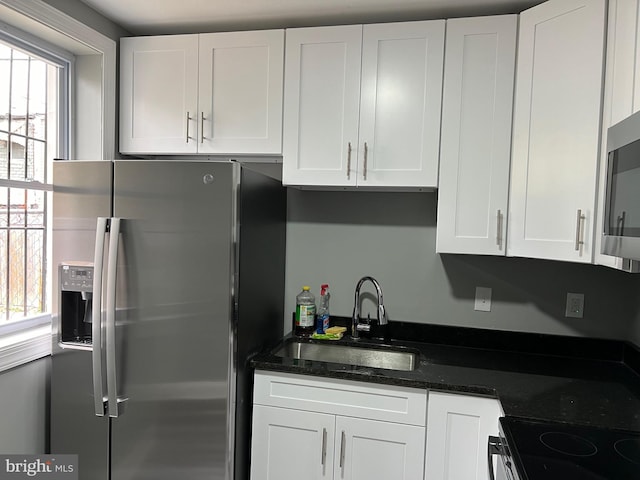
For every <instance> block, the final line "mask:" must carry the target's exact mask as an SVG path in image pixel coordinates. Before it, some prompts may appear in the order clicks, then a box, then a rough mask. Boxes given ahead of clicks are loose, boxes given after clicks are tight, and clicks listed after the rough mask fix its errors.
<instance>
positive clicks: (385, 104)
mask: <svg viewBox="0 0 640 480" xmlns="http://www.w3.org/2000/svg"><path fill="white" fill-rule="evenodd" d="M444 27H445V21H444V20H433V21H427V22H405V23H386V24H378V25H365V26H364V27H363V34H362V36H363V40H362V91H361V100H360V135H359V140H360V144H359V146H358V182H357V183H358V186H363V187H367V186H399V187H426V188H435V187H437V185H438V153H439V143H440V142H439V139H440V108H441V100H442V68H443V56H444Z"/></svg>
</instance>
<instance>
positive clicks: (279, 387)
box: [251, 372, 427, 480]
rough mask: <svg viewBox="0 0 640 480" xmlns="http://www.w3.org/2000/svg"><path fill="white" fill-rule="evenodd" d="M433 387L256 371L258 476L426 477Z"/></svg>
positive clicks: (277, 479)
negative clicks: (429, 391) (428, 407)
mask: <svg viewBox="0 0 640 480" xmlns="http://www.w3.org/2000/svg"><path fill="white" fill-rule="evenodd" d="M426 402H427V393H426V391H424V390H419V389H412V388H402V387H390V386H387V385H374V386H372V385H370V384H366V383H362V382H351V381H345V380H334V379H331V380H327V379H319V378H315V377H308V376H301V375H292V374H283V373H271V372H269V373H266V372H256V378H255V386H254V406H253V434H252V441H251V479H252V480H289V479H291V480H293V479H296V480H298V479H301V478H304V479H305V480H306V479H336V480H337V479H345V480H365V479H366V480H376V479H379V480H388V479H394V480H424V452H425V435H426V431H425V425H426Z"/></svg>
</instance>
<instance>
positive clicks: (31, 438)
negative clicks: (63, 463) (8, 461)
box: [0, 357, 51, 454]
mask: <svg viewBox="0 0 640 480" xmlns="http://www.w3.org/2000/svg"><path fill="white" fill-rule="evenodd" d="M50 363H51V359H50V357H46V358H42V359H40V360H36V361H33V362H30V363H26V364H24V365H21V366H19V367H16V368H13V369H11V370H7V371H5V372H2V373H0V407H1V408H2V415H0V452H2V453H6V454H13V453H15V454H35V453H46V450H47V448H48V445H47V438H48V433H47V431H48V425H49V373H50Z"/></svg>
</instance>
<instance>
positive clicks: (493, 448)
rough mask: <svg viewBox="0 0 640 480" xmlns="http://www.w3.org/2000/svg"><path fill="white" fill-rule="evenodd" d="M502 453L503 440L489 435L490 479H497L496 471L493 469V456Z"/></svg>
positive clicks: (488, 459) (488, 461)
mask: <svg viewBox="0 0 640 480" xmlns="http://www.w3.org/2000/svg"><path fill="white" fill-rule="evenodd" d="M501 454H502V442H501V441H500V437H494V436H492V435H490V436H489V440H488V443H487V464H488V466H489V480H496V476H495V473H494V471H493V456H494V455H501Z"/></svg>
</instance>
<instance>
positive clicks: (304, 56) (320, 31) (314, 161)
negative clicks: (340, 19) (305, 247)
mask: <svg viewBox="0 0 640 480" xmlns="http://www.w3.org/2000/svg"><path fill="white" fill-rule="evenodd" d="M361 47H362V26H360V25H352V26H338V27H318V28H300V29H290V30H287V38H286V54H285V93H284V132H283V135H284V137H283V161H282V163H283V164H282V182H283V183H284V184H285V185H327V186H354V185H355V184H356V176H357V172H356V161H357V160H356V159H357V155H358V108H359V103H360V58H361Z"/></svg>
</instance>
